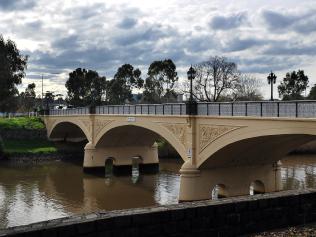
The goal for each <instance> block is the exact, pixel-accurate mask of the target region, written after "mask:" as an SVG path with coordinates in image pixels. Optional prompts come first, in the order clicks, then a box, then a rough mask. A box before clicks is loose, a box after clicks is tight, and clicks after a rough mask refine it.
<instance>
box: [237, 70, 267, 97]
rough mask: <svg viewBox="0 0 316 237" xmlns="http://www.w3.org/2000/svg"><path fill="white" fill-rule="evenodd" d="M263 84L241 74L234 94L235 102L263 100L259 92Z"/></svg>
mask: <svg viewBox="0 0 316 237" xmlns="http://www.w3.org/2000/svg"><path fill="white" fill-rule="evenodd" d="M261 86H262V83H261V82H260V81H259V80H258V79H257V78H255V77H254V76H252V75H249V74H241V75H240V77H239V82H238V85H237V86H236V90H235V91H234V92H233V100H239V101H256V100H262V99H263V96H262V94H261V92H260V91H259V90H258V88H259V87H261Z"/></svg>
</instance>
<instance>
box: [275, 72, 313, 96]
mask: <svg viewBox="0 0 316 237" xmlns="http://www.w3.org/2000/svg"><path fill="white" fill-rule="evenodd" d="M307 85H308V77H307V76H306V75H305V74H304V71H303V70H298V71H297V72H296V71H293V72H291V73H290V72H288V73H286V75H285V78H284V79H283V81H282V82H281V84H280V85H279V86H278V91H279V95H280V97H282V100H300V99H302V98H303V96H302V93H303V92H304V91H305V90H306V88H307Z"/></svg>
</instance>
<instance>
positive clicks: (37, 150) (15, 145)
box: [0, 117, 57, 157]
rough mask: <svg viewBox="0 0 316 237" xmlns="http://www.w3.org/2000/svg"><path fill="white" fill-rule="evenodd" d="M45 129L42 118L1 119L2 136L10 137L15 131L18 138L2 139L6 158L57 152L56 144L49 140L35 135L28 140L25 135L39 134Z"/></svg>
mask: <svg viewBox="0 0 316 237" xmlns="http://www.w3.org/2000/svg"><path fill="white" fill-rule="evenodd" d="M43 129H45V125H44V123H43V121H42V120H41V119H40V118H35V117H18V118H0V135H1V131H2V135H4V134H6V135H8V132H9V133H10V131H13V132H14V133H15V134H17V136H15V137H13V138H12V137H11V138H10V136H9V137H5V136H3V137H2V140H3V152H4V154H5V156H8V157H10V156H14V155H19V154H27V155H38V154H52V153H56V152H57V148H56V147H55V145H54V143H52V142H50V141H48V140H47V139H45V138H43V136H42V138H41V137H38V136H37V135H34V137H32V139H28V138H27V137H26V136H25V134H38V131H40V130H43Z"/></svg>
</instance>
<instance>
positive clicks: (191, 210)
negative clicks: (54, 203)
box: [0, 189, 316, 237]
mask: <svg viewBox="0 0 316 237" xmlns="http://www.w3.org/2000/svg"><path fill="white" fill-rule="evenodd" d="M315 221H316V190H315V189H310V190H303V191H283V192H277V193H271V194H261V195H255V196H244V197H235V198H227V199H222V200H218V201H211V200H208V201H198V202H187V203H181V204H176V205H170V206H159V207H149V208H138V209H128V210H120V211H110V212H106V211H100V212H97V213H90V214H86V215H78V216H72V217H67V218H61V219H56V220H50V221H45V222H40V223H35V224H31V225H26V226H19V227H14V228H8V229H6V230H0V236H202V235H203V236H225V237H226V236H228V237H229V236H238V235H242V234H249V233H253V232H260V231H263V230H269V229H275V228H282V227H287V226H295V225H301V224H305V223H308V222H315Z"/></svg>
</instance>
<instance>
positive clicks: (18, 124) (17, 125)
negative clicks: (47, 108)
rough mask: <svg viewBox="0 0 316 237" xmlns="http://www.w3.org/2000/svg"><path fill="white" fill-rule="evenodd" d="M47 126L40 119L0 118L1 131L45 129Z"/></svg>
mask: <svg viewBox="0 0 316 237" xmlns="http://www.w3.org/2000/svg"><path fill="white" fill-rule="evenodd" d="M44 128H45V125H44V123H43V121H42V120H41V119H40V118H35V117H30V118H29V117H18V118H0V129H35V130H38V129H44Z"/></svg>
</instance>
